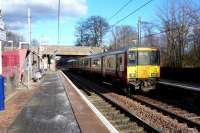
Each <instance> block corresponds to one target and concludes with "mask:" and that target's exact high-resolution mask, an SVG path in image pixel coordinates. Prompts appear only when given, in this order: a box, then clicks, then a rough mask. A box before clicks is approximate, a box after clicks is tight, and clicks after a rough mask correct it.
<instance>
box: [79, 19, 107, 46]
mask: <svg viewBox="0 0 200 133" xmlns="http://www.w3.org/2000/svg"><path fill="white" fill-rule="evenodd" d="M108 29H109V24H108V23H107V21H106V20H105V19H104V18H103V17H100V16H91V17H90V18H88V19H86V20H85V21H82V22H80V23H79V24H78V26H77V28H76V33H77V34H76V37H77V42H78V43H77V44H79V45H88V46H101V45H102V43H103V37H104V36H105V34H106V33H107V31H108Z"/></svg>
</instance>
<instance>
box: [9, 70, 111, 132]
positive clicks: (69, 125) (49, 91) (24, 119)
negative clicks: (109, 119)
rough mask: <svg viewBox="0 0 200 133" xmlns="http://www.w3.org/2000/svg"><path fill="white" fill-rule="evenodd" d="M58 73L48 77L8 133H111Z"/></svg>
mask: <svg viewBox="0 0 200 133" xmlns="http://www.w3.org/2000/svg"><path fill="white" fill-rule="evenodd" d="M69 86H70V85H67V84H66V82H65V79H64V77H63V76H62V75H61V74H59V73H53V72H52V73H50V74H47V75H46V77H45V79H44V81H43V82H42V83H41V85H40V88H39V91H38V92H37V93H35V94H34V95H33V97H32V98H31V100H30V101H29V102H28V103H27V105H26V106H25V107H24V109H23V110H22V112H20V114H19V115H18V116H17V118H16V119H15V121H14V122H13V123H12V124H11V126H10V127H9V129H8V130H7V132H8V133H79V132H83V133H89V132H95V133H102V132H103V133H107V132H109V130H108V129H107V127H106V126H105V125H104V124H103V123H102V122H101V120H100V119H99V118H98V117H97V116H96V115H95V113H94V112H93V111H92V110H91V109H90V107H89V106H88V105H87V104H86V103H85V101H84V100H83V99H82V98H81V97H80V96H79V94H78V93H77V92H76V91H75V90H73V89H72V88H71V87H69Z"/></svg>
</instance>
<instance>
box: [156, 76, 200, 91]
mask: <svg viewBox="0 0 200 133" xmlns="http://www.w3.org/2000/svg"><path fill="white" fill-rule="evenodd" d="M159 83H160V84H163V85H168V86H174V87H179V88H183V89H186V90H191V91H196V92H200V84H199V83H193V84H192V83H185V82H180V81H174V80H168V79H161V80H160V81H159Z"/></svg>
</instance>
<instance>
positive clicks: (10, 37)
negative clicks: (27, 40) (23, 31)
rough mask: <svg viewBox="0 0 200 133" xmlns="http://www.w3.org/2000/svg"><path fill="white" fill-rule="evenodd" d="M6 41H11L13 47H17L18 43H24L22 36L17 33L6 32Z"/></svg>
mask: <svg viewBox="0 0 200 133" xmlns="http://www.w3.org/2000/svg"><path fill="white" fill-rule="evenodd" d="M6 40H7V41H10V40H11V41H13V46H14V47H18V45H19V42H20V41H24V38H23V36H21V35H19V34H17V33H14V32H11V31H8V32H6Z"/></svg>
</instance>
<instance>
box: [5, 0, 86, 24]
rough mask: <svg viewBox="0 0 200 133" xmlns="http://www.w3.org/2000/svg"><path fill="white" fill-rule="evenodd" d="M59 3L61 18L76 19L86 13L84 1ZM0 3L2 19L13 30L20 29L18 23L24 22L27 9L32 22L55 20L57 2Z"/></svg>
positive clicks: (12, 0) (16, 0)
mask: <svg viewBox="0 0 200 133" xmlns="http://www.w3.org/2000/svg"><path fill="white" fill-rule="evenodd" d="M60 1H61V17H77V16H81V15H86V13H87V1H86V0H60ZM1 2H2V3H1V6H2V10H3V13H4V18H5V20H6V22H7V23H8V25H11V26H13V27H14V28H16V27H17V28H20V24H19V23H22V22H26V18H27V8H28V7H29V8H30V9H31V14H32V20H33V22H35V21H37V20H40V21H41V20H50V19H56V18H57V8H58V0H1ZM9 23H10V24H9ZM15 23H16V26H15Z"/></svg>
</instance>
